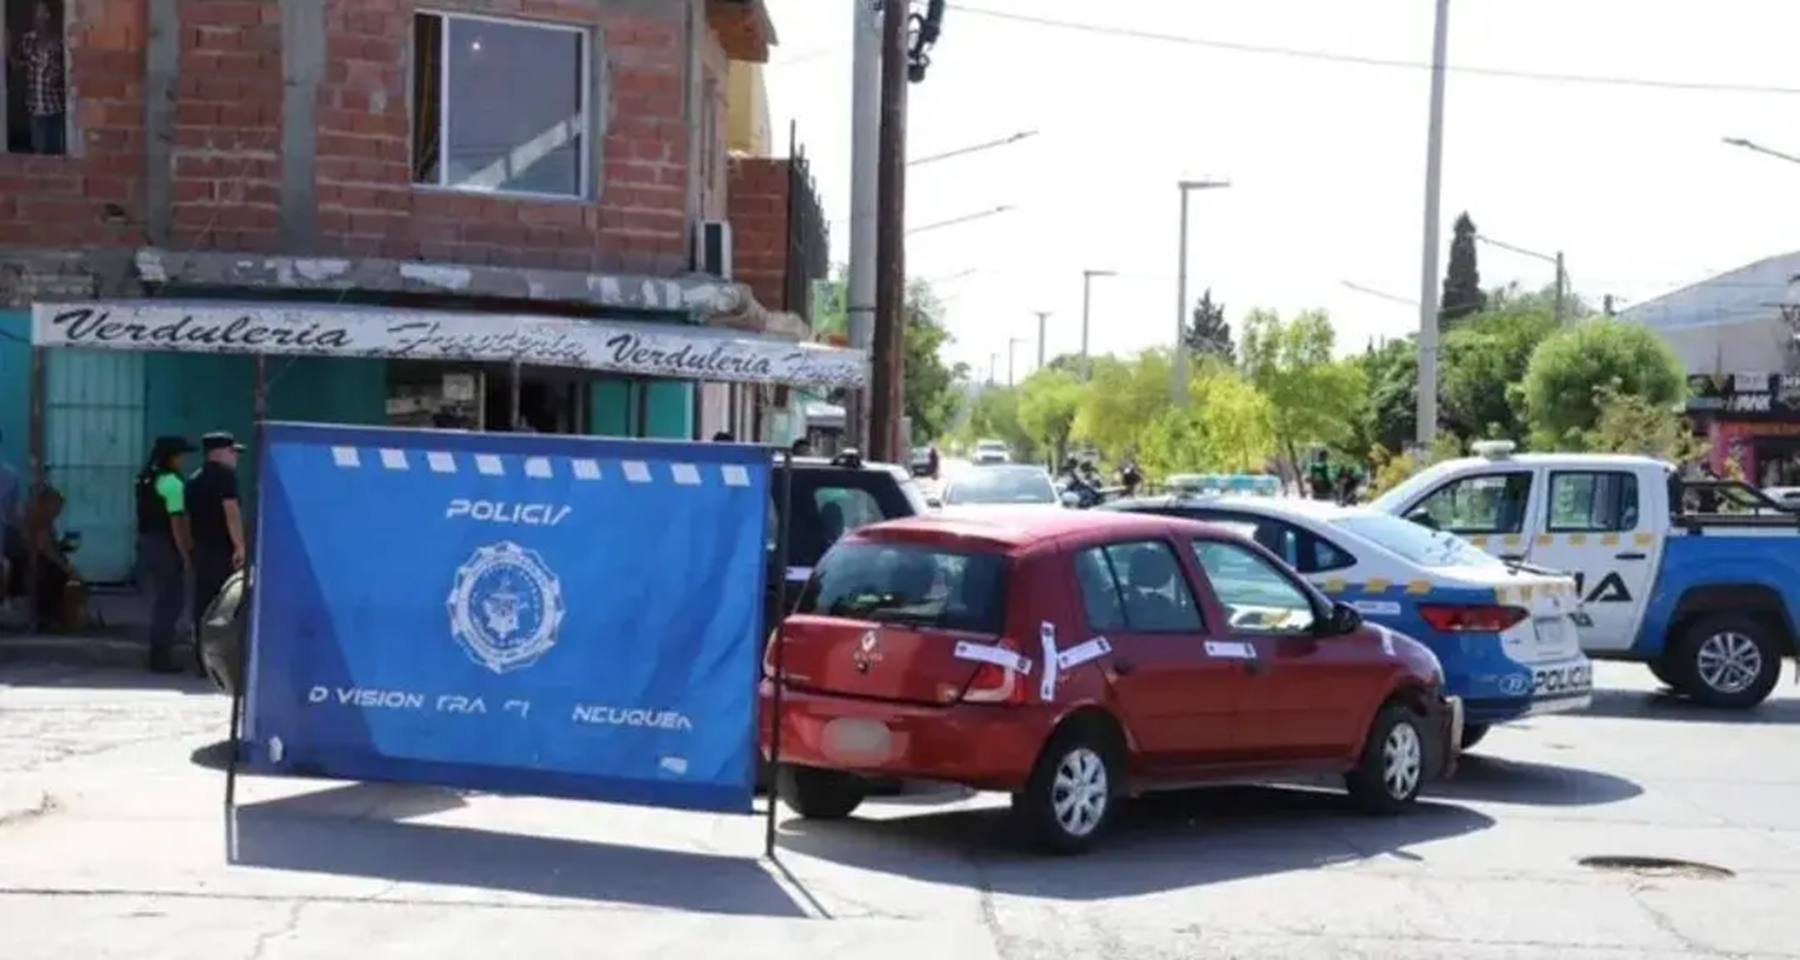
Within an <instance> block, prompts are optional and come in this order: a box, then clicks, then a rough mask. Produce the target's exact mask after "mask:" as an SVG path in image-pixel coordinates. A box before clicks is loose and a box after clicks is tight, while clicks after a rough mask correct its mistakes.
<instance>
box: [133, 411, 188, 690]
mask: <svg viewBox="0 0 1800 960" xmlns="http://www.w3.org/2000/svg"><path fill="white" fill-rule="evenodd" d="M193 452H194V445H193V444H192V443H189V442H188V440H187V438H186V437H176V436H163V437H157V438H156V442H155V443H154V444H152V445H151V448H150V462H148V463H146V464H144V469H143V470H142V471H141V472H140V473H139V474H138V476H137V525H138V562H139V564H141V565H142V573H143V577H144V580H145V581H147V583H148V585H149V587H150V669H151V670H153V671H155V672H157V673H180V672H182V667H181V664H179V663H177V662H176V661H175V628H176V624H177V623H179V622H180V620H181V607H182V604H183V600H184V598H183V596H182V594H183V592H184V586H185V583H186V574H187V564H188V552H189V550H190V549H191V548H192V546H193V541H192V540H191V539H190V531H189V529H188V512H187V485H186V484H185V483H184V482H183V481H182V479H181V458H182V457H184V456H187V455H188V454H190V453H193Z"/></svg>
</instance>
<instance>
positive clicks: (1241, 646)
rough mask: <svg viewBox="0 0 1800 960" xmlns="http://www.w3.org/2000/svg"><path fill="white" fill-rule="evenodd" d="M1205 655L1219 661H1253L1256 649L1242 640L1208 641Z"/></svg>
mask: <svg viewBox="0 0 1800 960" xmlns="http://www.w3.org/2000/svg"><path fill="white" fill-rule="evenodd" d="M1206 655H1207V656H1209V657H1218V658H1220V659H1221V660H1255V659H1256V647H1255V646H1253V645H1251V644H1248V643H1245V642H1243V641H1242V640H1208V641H1206Z"/></svg>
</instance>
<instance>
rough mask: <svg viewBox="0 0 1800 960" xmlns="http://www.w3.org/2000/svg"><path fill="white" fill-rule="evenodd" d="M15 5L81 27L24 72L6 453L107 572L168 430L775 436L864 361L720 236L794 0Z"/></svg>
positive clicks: (7, 274) (6, 254)
mask: <svg viewBox="0 0 1800 960" xmlns="http://www.w3.org/2000/svg"><path fill="white" fill-rule="evenodd" d="M65 2H66V3H67V4H69V6H68V7H67V8H65V7H64V6H63V5H62V4H63V3H65ZM4 4H5V12H6V16H5V18H4V24H5V29H6V34H5V37H4V39H5V40H6V42H7V45H8V46H9V48H10V47H11V46H12V45H13V44H14V43H16V42H17V41H19V40H21V39H23V38H25V37H27V36H28V35H31V36H34V37H37V38H38V39H42V37H41V36H39V35H38V34H37V33H34V27H36V26H39V25H40V24H41V23H42V22H49V23H52V24H53V25H54V28H53V29H52V30H51V31H49V32H50V33H52V34H54V33H57V32H60V34H61V39H62V41H63V43H62V44H61V46H60V48H58V49H56V50H55V53H56V58H57V59H58V60H59V61H60V69H52V70H51V71H50V72H45V73H41V74H39V73H35V72H32V71H35V70H37V69H39V68H40V67H43V65H44V64H50V63H51V61H50V60H49V59H45V60H43V61H41V62H39V61H33V62H31V63H27V64H25V65H23V66H20V67H15V68H14V69H13V70H11V71H9V73H8V75H7V85H6V98H5V100H6V105H7V108H8V110H7V123H6V132H7V136H6V146H7V151H6V152H5V153H4V154H0V461H5V462H12V463H15V464H19V465H20V466H24V465H25V464H26V463H32V464H33V465H34V466H35V468H36V471H37V472H38V473H39V475H41V476H43V477H45V478H46V479H47V480H48V481H49V482H50V483H53V484H55V485H56V486H57V487H59V488H60V489H62V490H63V491H64V492H65V493H66V494H67V495H68V498H69V504H70V505H69V516H68V517H67V518H66V519H67V523H68V525H70V526H78V527H81V528H83V531H84V547H83V552H84V555H85V561H86V563H85V566H86V567H87V569H86V571H85V572H86V573H87V575H88V576H89V577H90V578H91V579H94V580H98V581H101V582H106V581H109V580H114V579H121V578H123V577H124V576H125V574H126V572H127V571H128V570H129V567H130V561H131V536H130V519H129V518H130V511H131V503H130V499H129V484H130V477H131V475H132V474H134V473H135V471H136V470H137V469H138V468H139V466H140V465H141V461H142V458H143V457H144V455H145V452H146V450H147V449H148V445H149V440H150V438H151V437H154V436H156V435H160V434H167V433H182V434H187V435H190V436H192V435H196V434H198V433H200V432H202V431H204V430H208V429H221V428H222V429H233V430H236V431H238V432H240V433H244V434H248V433H249V432H250V431H251V429H252V423H253V420H254V417H255V416H256V409H257V406H258V405H259V404H260V405H261V406H262V409H263V411H264V413H265V414H266V415H267V416H270V417H275V418H287V419H314V420H332V421H341V422H357V423H414V424H437V425H449V426H461V427H471V428H478V429H513V428H516V427H520V426H521V424H523V425H524V426H527V427H529V428H530V429H535V430H539V431H541V432H570V433H595V434H608V435H637V436H663V437H693V436H696V435H700V436H707V435H710V434H711V433H712V432H713V431H715V430H732V431H733V432H735V433H738V434H739V435H740V436H744V437H745V438H748V437H749V436H750V435H751V434H753V433H755V432H756V430H757V427H758V422H759V421H758V417H757V415H756V413H755V411H756V409H757V407H758V404H759V402H760V403H762V404H767V403H768V402H769V401H770V400H771V399H772V398H773V397H774V395H775V394H776V393H778V392H784V391H782V390H781V387H782V386H783V385H786V384H800V383H837V382H853V381H856V380H859V379H860V378H861V376H862V375H863V373H862V371H863V366H864V365H863V363H862V360H861V357H860V356H857V355H854V354H851V353H849V352H847V351H837V350H831V349H825V348H817V347H810V346H808V347H804V348H803V347H800V346H797V345H796V344H797V342H800V341H806V340H809V339H810V329H809V327H808V326H807V324H806V321H805V319H804V312H805V311H804V304H803V303H802V304H801V305H799V306H796V305H795V304H794V303H793V302H792V300H791V299H790V298H783V299H782V300H781V301H779V302H770V301H767V300H763V299H762V296H761V295H762V294H763V292H764V291H762V290H757V291H756V292H754V293H753V292H752V287H750V286H745V285H741V284H738V283H734V282H731V281H730V280H728V279H724V277H725V276H729V269H728V264H727V263H724V262H721V261H720V258H721V257H722V256H724V257H727V258H730V257H729V255H728V254H723V253H721V251H724V250H728V249H730V244H728V243H723V242H718V238H720V237H721V236H723V235H724V234H725V230H724V229H721V228H720V227H719V226H710V227H709V226H708V225H709V224H722V223H725V222H727V221H728V212H729V210H730V203H729V201H728V196H727V183H728V180H729V173H728V163H727V154H726V134H725V127H726V122H727V114H728V112H729V111H730V110H731V109H733V104H732V103H731V102H730V99H731V98H730V97H729V96H728V87H729V86H730V85H729V83H728V79H729V77H730V76H731V73H732V66H733V64H734V63H759V62H762V61H764V60H766V58H767V54H768V49H769V46H770V45H771V44H772V43H773V42H774V40H775V37H774V30H773V27H772V25H771V24H770V23H769V20H768V15H767V12H766V10H765V9H764V8H763V4H762V0H442V2H438V3H434V4H431V5H429V6H427V5H425V4H420V5H417V6H415V5H414V4H412V3H406V2H400V0H62V2H47V3H45V2H39V0H4ZM40 6H41V7H42V9H43V12H44V13H45V14H47V16H46V17H45V19H44V21H39V20H38V19H37V17H38V15H39V12H40V11H39V7H40ZM50 46H51V47H54V44H52V45H50ZM48 48H49V47H40V48H38V49H48ZM53 66H54V65H53ZM46 91H49V96H47V97H46V96H45V92H46ZM55 106H62V107H63V113H62V115H61V116H60V117H58V116H56V115H55V112H54V110H50V109H48V108H47V107H55ZM51 128H54V129H55V130H56V131H59V132H60V133H61V134H62V135H63V139H64V140H65V143H63V144H60V146H62V147H64V148H65V149H64V150H63V151H62V152H61V153H58V152H57V150H55V149H53V148H54V147H56V146H59V145H58V144H56V143H54V142H52V141H48V140H45V139H44V134H45V132H46V130H49V129H51ZM807 201H808V202H809V203H811V204H813V205H814V206H815V207H816V203H817V201H816V198H813V197H812V196H811V194H810V191H809V192H808V193H807ZM807 216H813V217H816V214H811V213H808V214H807ZM726 229H728V228H726ZM708 240H711V241H713V242H711V243H709V242H707V241H708ZM777 240H779V241H780V242H781V243H782V244H783V245H784V248H785V245H786V241H787V238H785V237H780V238H770V237H767V236H765V235H763V234H761V233H757V234H754V235H753V236H751V237H748V238H745V239H743V240H740V241H739V242H738V244H737V246H736V255H737V256H736V259H742V258H749V259H751V260H755V259H757V258H758V257H759V256H760V253H759V250H758V247H757V245H758V244H763V243H773V242H776V241H777ZM746 243H748V245H746ZM709 271H711V272H709ZM33 344H35V346H33ZM698 381H712V382H725V381H730V382H733V383H734V384H735V385H733V386H704V387H703V386H700V385H699V384H698ZM777 439H779V438H777Z"/></svg>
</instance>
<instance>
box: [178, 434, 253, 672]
mask: <svg viewBox="0 0 1800 960" xmlns="http://www.w3.org/2000/svg"><path fill="white" fill-rule="evenodd" d="M200 449H201V451H202V453H203V454H204V456H205V457H206V459H205V461H204V462H202V463H201V464H200V469H198V470H195V471H194V474H193V476H191V477H189V478H188V481H187V485H186V489H185V491H184V493H185V496H186V498H187V511H188V524H189V527H190V529H191V532H192V534H193V543H194V551H193V569H194V593H193V596H192V599H191V603H192V606H191V607H190V608H189V609H190V610H191V611H192V617H193V622H194V652H195V667H196V669H199V670H201V672H202V673H204V671H205V668H204V665H203V664H201V663H200V661H199V651H200V625H201V622H202V620H203V619H204V617H205V615H206V608H207V607H209V606H211V605H212V601H213V598H214V597H216V596H218V595H219V588H221V587H223V586H225V581H226V580H227V579H229V578H230V577H231V574H232V572H233V571H236V570H241V569H243V567H244V556H245V553H244V513H243V509H242V507H240V506H239V505H238V478H237V465H238V454H240V453H242V452H243V450H244V446H243V444H241V443H238V442H237V438H236V437H234V436H232V435H231V434H229V433H225V432H223V431H220V432H217V433H209V434H207V435H206V436H204V437H201V438H200Z"/></svg>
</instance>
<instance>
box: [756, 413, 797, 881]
mask: <svg viewBox="0 0 1800 960" xmlns="http://www.w3.org/2000/svg"><path fill="white" fill-rule="evenodd" d="M793 515H794V452H793V449H792V448H789V449H787V450H784V451H782V454H781V517H782V522H781V523H780V524H778V525H777V527H778V529H777V531H776V534H775V570H776V576H779V577H780V578H781V580H780V583H779V585H778V586H777V587H776V591H775V597H776V602H777V603H778V604H779V605H780V606H779V608H778V609H777V610H776V611H775V614H776V620H775V639H774V640H773V641H771V642H773V643H774V644H775V656H774V657H773V658H772V665H773V666H774V668H775V676H774V678H773V679H772V680H771V681H770V682H771V683H772V684H773V685H774V688H773V692H772V694H771V695H770V698H769V784H768V788H769V789H768V795H767V796H766V797H764V798H763V799H764V800H765V802H766V803H767V804H768V809H767V818H766V819H765V821H764V823H763V856H765V857H767V858H769V859H770V860H774V859H775V806H776V804H777V803H778V802H779V801H780V799H781V789H780V787H779V784H780V782H781V726H782V722H781V721H782V715H781V707H782V689H783V688H784V687H785V686H786V685H787V684H786V682H785V679H784V678H785V677H786V675H787V674H786V671H785V666H786V663H787V643H786V642H784V639H783V637H782V634H781V623H782V621H783V620H786V619H787V613H788V610H787V569H788V518H789V517H792V516H793Z"/></svg>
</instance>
